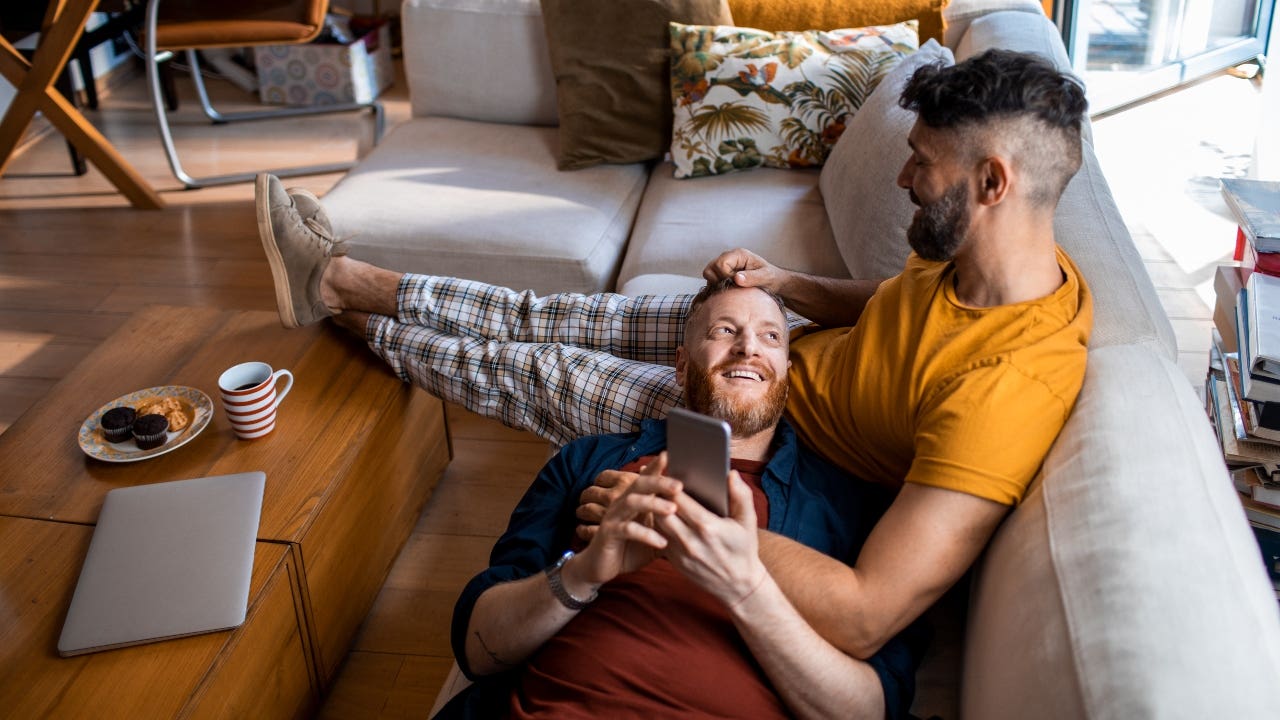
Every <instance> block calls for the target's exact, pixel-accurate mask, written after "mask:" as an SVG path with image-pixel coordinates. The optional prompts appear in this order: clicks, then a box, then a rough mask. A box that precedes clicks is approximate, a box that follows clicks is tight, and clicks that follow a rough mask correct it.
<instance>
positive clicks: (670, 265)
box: [618, 163, 848, 295]
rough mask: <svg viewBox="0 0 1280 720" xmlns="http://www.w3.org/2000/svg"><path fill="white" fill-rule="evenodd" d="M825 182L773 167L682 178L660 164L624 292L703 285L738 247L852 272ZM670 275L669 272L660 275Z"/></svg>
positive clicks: (813, 268)
mask: <svg viewBox="0 0 1280 720" xmlns="http://www.w3.org/2000/svg"><path fill="white" fill-rule="evenodd" d="M817 185H818V172H817V171H816V170H772V169H768V168H766V169H763V170H756V171H755V172H749V173H734V174H731V175H723V176H719V177H710V178H699V179H697V180H677V179H675V178H674V177H673V175H672V166H671V163H662V164H660V165H658V166H657V167H655V168H654V170H653V174H652V176H651V177H650V179H649V186H648V188H647V189H646V190H645V193H644V201H643V202H642V203H641V204H640V212H639V213H638V214H637V216H636V225H635V229H634V230H633V231H632V233H631V242H630V244H629V245H628V247H627V257H626V260H625V261H624V262H623V265H622V271H621V272H620V273H619V274H618V288H619V292H622V293H623V294H626V295H635V294H642V293H652V292H659V291H676V292H679V291H686V290H688V289H690V288H693V289H696V288H698V287H701V285H702V280H701V278H702V268H703V267H705V266H706V264H707V263H708V262H710V261H711V259H712V258H714V257H715V256H716V255H719V254H720V253H722V252H724V251H725V250H730V249H732V248H735V247H745V248H748V249H750V250H754V251H755V252H757V253H760V254H761V255H763V256H764V257H765V258H767V259H768V260H770V261H771V262H774V263H777V264H779V265H781V266H783V267H789V268H793V269H796V270H802V271H804V272H811V273H819V274H822V275H830V276H833V277H847V276H848V274H847V273H846V272H845V269H844V262H843V261H842V260H841V259H840V254H839V253H838V252H836V248H835V244H834V243H833V242H832V241H831V228H830V226H829V225H828V224H827V214H826V212H825V211H824V210H823V208H822V198H821V196H820V195H819V193H818V187H817ZM663 275H665V276H668V277H667V278H661V277H657V276H663ZM646 276H649V277H647V278H646ZM678 278H684V279H683V280H680V279H678Z"/></svg>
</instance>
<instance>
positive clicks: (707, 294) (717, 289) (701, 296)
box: [684, 277, 787, 337]
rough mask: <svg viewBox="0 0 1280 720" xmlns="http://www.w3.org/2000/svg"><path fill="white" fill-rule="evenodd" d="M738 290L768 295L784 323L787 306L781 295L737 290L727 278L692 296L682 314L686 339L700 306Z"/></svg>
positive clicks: (762, 290)
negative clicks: (720, 295) (728, 292)
mask: <svg viewBox="0 0 1280 720" xmlns="http://www.w3.org/2000/svg"><path fill="white" fill-rule="evenodd" d="M739 289H741V290H759V291H760V292H762V293H764V294H765V295H768V296H769V297H770V298H771V299H772V300H773V301H774V302H775V303H777V305H778V311H779V312H781V313H782V320H783V322H784V323H785V322H786V320H787V304H786V303H785V302H783V300H782V296H781V295H778V294H777V293H775V292H773V291H772V290H766V289H765V288H762V287H753V288H739V287H738V285H737V284H735V283H734V282H733V278H731V277H727V278H723V279H721V280H718V281H716V282H713V283H707V284H706V286H704V287H703V288H702V289H701V290H699V291H698V294H697V295H694V296H693V301H692V302H690V303H689V309H688V311H686V312H685V314H684V335H685V336H686V337H687V336H688V335H689V325H690V324H691V323H692V322H693V318H694V316H696V315H697V314H698V310H701V309H702V306H703V305H705V304H706V302H707V301H708V300H710V299H711V298H713V297H715V296H717V295H719V294H721V293H723V292H726V291H729V290H739Z"/></svg>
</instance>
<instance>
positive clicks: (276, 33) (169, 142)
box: [144, 0, 383, 188]
mask: <svg viewBox="0 0 1280 720" xmlns="http://www.w3.org/2000/svg"><path fill="white" fill-rule="evenodd" d="M162 6H163V9H162ZM328 8H329V2H328V0H220V1H219V2H210V1H209V0H149V2H148V3H147V15H146V25H145V28H144V32H145V38H146V42H145V43H144V44H145V55H146V58H145V60H146V65H147V82H148V84H149V86H150V90H151V104H152V106H153V107H154V108H155V113H156V122H157V124H158V125H159V129H160V141H161V143H162V144H163V145H164V151H165V155H166V156H167V157H168V159H169V167H170V169H172V170H173V175H174V177H176V178H178V180H179V181H181V182H182V184H183V185H185V186H186V187H188V188H199V187H207V186H210V185H227V184H231V183H238V182H246V181H249V180H252V179H253V178H254V177H255V176H256V175H257V174H258V173H260V172H270V173H272V174H275V175H279V176H281V177H292V176H295V175H316V174H321V173H328V172H336V171H340V170H347V169H349V168H351V167H352V165H354V164H355V161H354V160H352V161H349V162H343V163H328V164H322V165H307V166H302V167H292V168H276V169H270V170H267V169H262V168H258V169H254V170H252V171H248V172H240V173H231V174H227V175H215V176H209V177H201V178H197V177H192V176H191V175H189V174H188V173H187V172H186V171H184V170H183V168H182V163H181V161H180V160H179V159H178V152H177V149H176V148H175V147H174V144H173V133H172V132H171V131H170V129H169V118H168V113H167V112H166V110H165V103H164V97H163V92H162V88H161V78H160V68H159V64H160V63H161V62H164V61H165V60H167V59H168V58H169V57H171V56H172V53H174V52H177V51H179V50H185V51H186V56H187V63H188V64H189V65H190V67H191V79H192V82H194V83H195V88H196V94H197V95H198V96H199V98H200V106H201V107H202V108H203V110H204V113H205V115H207V116H208V117H209V119H210V120H212V121H213V123H214V124H215V125H220V124H223V123H229V122H237V121H241V120H268V119H273V118H291V117H298V116H301V115H322V114H329V113H338V112H350V111H358V110H370V111H372V113H373V117H374V131H373V140H374V142H375V143H376V142H377V141H378V140H379V139H380V138H381V136H382V128H383V115H382V106H381V105H380V104H379V103H377V102H368V103H348V104H340V105H323V106H314V107H285V108H280V109H275V110H253V111H247V112H234V113H231V112H228V113H222V112H218V111H217V110H216V109H214V107H213V105H212V103H210V102H209V93H208V91H207V90H206V89H205V84H204V79H203V78H202V77H201V72H200V60H199V58H198V57H197V56H196V51H197V50H199V49H203V48H224V47H245V46H255V45H288V44H297V43H305V42H309V41H310V40H312V39H314V38H315V37H316V36H317V35H319V34H320V31H321V30H322V29H323V28H324V18H325V13H326V12H327V11H328Z"/></svg>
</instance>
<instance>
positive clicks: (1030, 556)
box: [324, 0, 1280, 719]
mask: <svg viewBox="0 0 1280 720" xmlns="http://www.w3.org/2000/svg"><path fill="white" fill-rule="evenodd" d="M946 15H947V19H948V29H947V33H946V43H945V44H946V46H947V48H949V50H944V49H943V48H939V47H932V48H930V50H929V51H930V52H933V53H940V54H943V55H945V54H946V53H947V52H950V51H953V52H954V54H955V56H956V58H958V59H963V58H965V57H968V56H970V55H972V54H974V53H977V52H980V51H982V50H983V49H986V48H989V47H1010V48H1014V49H1023V50H1032V51H1036V52H1040V53H1042V54H1044V55H1046V56H1047V57H1050V58H1052V59H1054V60H1055V61H1056V62H1057V63H1059V64H1060V65H1061V66H1063V67H1066V63H1067V60H1066V54H1065V52H1064V50H1063V46H1062V42H1061V40H1060V36H1059V34H1058V32H1057V30H1056V28H1054V27H1053V25H1052V24H1051V23H1049V22H1048V21H1047V20H1046V19H1045V18H1044V16H1043V14H1042V13H1041V12H1040V10H1039V5H1038V3H1035V2H1032V0H1007V1H1005V2H1000V0H994V1H993V0H956V2H953V3H952V5H951V7H949V8H948V10H947V13H946ZM403 20H404V45H405V68H406V72H407V74H408V78H409V83H410V89H411V95H412V99H413V110H414V117H413V118H412V119H411V120H409V121H408V122H406V123H405V124H403V125H401V126H400V127H398V128H396V129H395V130H394V131H393V132H392V133H391V134H390V135H389V136H388V137H387V139H386V140H385V141H384V142H383V143H382V144H381V145H380V146H379V147H378V148H377V149H376V150H375V151H374V152H373V153H372V154H371V155H370V156H369V157H368V158H367V159H365V160H364V161H363V162H362V163H361V164H360V165H359V166H358V167H357V168H356V169H355V170H353V171H352V172H351V173H350V175H348V176H347V177H346V178H345V179H344V180H343V181H342V182H341V183H339V184H338V186H337V187H335V188H334V189H333V191H332V192H331V193H330V194H329V195H328V196H326V197H325V199H324V202H325V205H326V207H327V208H328V210H329V212H330V214H331V215H332V216H333V217H334V218H335V221H336V222H337V223H338V228H337V230H338V232H339V233H340V234H342V235H352V236H354V239H353V241H352V245H353V248H354V249H353V254H354V255H356V256H357V257H363V258H366V259H370V260H373V261H375V262H378V263H381V264H385V265H388V266H390V267H395V268H399V269H407V270H414V271H420V272H430V273H437V274H455V275H461V276H465V277H473V278H478V279H483V280H488V281H491V282H497V283H502V284H505V285H509V286H514V287H517V288H525V287H533V288H535V289H537V290H539V291H558V290H574V291H584V292H591V291H598V290H609V289H617V290H619V291H620V292H623V293H628V294H639V293H647V292H671V291H683V290H689V289H691V288H694V287H696V286H697V285H698V284H699V282H700V281H699V279H698V275H699V272H700V269H701V267H702V265H703V264H704V263H705V262H706V261H707V260H708V259H709V258H711V257H713V256H714V255H715V254H716V253H718V252H719V251H721V250H723V249H725V248H729V247H733V246H739V245H740V246H746V247H750V248H753V249H755V250H757V251H758V252H760V253H761V254H763V255H764V256H766V257H768V258H770V259H771V260H773V261H775V262H777V263H779V264H781V265H785V266H788V267H793V268H796V269H800V270H806V271H810V272H818V273H824V274H827V275H832V276H855V277H879V276H884V275H886V274H891V273H892V272H895V271H896V269H897V268H900V267H901V262H902V259H903V257H905V253H906V248H905V245H904V243H903V241H902V238H903V237H904V232H903V229H904V228H905V225H906V224H907V222H908V221H909V219H910V216H911V207H910V206H909V205H908V204H907V201H906V199H905V197H904V193H903V192H902V191H900V190H898V189H897V188H895V187H894V185H893V178H894V176H895V175H896V173H897V171H898V169H899V167H900V166H901V163H902V162H903V160H904V159H905V157H906V154H907V150H906V145H905V136H906V131H907V128H909V127H910V122H911V118H910V116H907V115H905V114H904V113H903V112H902V111H901V110H900V109H897V108H896V106H895V104H894V102H893V100H894V98H893V93H892V91H891V90H889V89H886V90H885V91H884V92H877V93H875V94H873V95H872V96H871V98H869V99H868V101H867V104H866V105H865V106H864V107H863V109H862V110H861V111H859V113H858V115H857V116H855V118H854V121H853V122H852V123H850V125H849V128H848V129H847V130H846V132H845V134H844V136H843V137H842V138H841V140H840V142H839V143H838V144H837V146H836V149H835V151H834V152H833V154H832V158H831V160H830V162H829V163H828V165H827V166H826V167H825V168H824V169H823V170H821V171H818V170H812V171H786V170H771V169H757V170H753V171H749V172H744V173H738V174H732V175H726V176H720V177H711V178H700V179H694V180H676V179H673V178H672V173H671V170H672V168H671V166H670V164H668V163H659V164H657V165H656V167H652V168H649V167H646V166H644V165H628V166H599V167H594V168H589V169H586V170H578V171H573V172H559V171H557V170H556V169H555V148H556V129H555V127H554V125H555V123H556V111H555V101H554V98H555V83H554V79H553V77H552V75H551V70H550V67H549V63H548V60H547V48H546V41H545V39H544V35H543V30H542V27H541V19H540V14H539V5H538V2H537V0H407V2H406V3H405V5H404V8H403ZM797 29H803V28H797ZM889 84H890V83H889V81H886V82H885V84H884V85H882V87H884V86H887V85H889ZM1085 137H1086V144H1085V151H1086V152H1085V165H1084V167H1083V168H1082V170H1081V171H1080V173H1079V174H1078V176H1077V177H1076V178H1075V179H1074V180H1073V181H1072V183H1071V185H1070V187H1069V188H1068V190H1067V193H1066V195H1065V196H1064V198H1063V200H1062V203H1061V206H1060V208H1059V211H1058V217H1057V223H1056V226H1055V229H1056V232H1057V235H1058V240H1059V242H1060V243H1061V244H1062V245H1063V246H1064V247H1065V248H1066V249H1067V251H1068V252H1069V253H1070V254H1071V255H1072V257H1073V258H1074V259H1075V260H1076V262H1077V263H1078V264H1079V266H1080V268H1081V269H1082V271H1083V272H1084V274H1085V276H1086V278H1087V279H1088V281H1089V283H1090V286H1091V287H1092V289H1093V292H1094V296H1095V299H1096V308H1095V310H1096V313H1095V314H1096V321H1095V327H1094V332H1093V337H1092V340H1091V343H1090V345H1091V352H1090V356H1089V367H1088V371H1087V374H1086V378H1085V385H1084V388H1083V390H1082V392H1081V395H1080V399H1079V401H1078V403H1077V406H1076V408H1075V410H1074V412H1073V414H1072V417H1071V419H1070V421H1069V423H1068V424H1067V427H1066V428H1065V429H1064V430H1063V432H1062V434H1061V436H1060V437H1059V438H1058V441H1057V442H1056V443H1055V445H1054V447H1053V449H1052V451H1051V452H1050V453H1049V456H1048V457H1047V458H1046V460H1045V464H1044V467H1043V470H1042V472H1041V473H1040V475H1039V477H1037V479H1036V480H1035V482H1034V483H1033V485H1032V487H1031V490H1030V492H1029V494H1028V496H1027V498H1026V499H1025V501H1024V502H1023V503H1022V504H1021V505H1019V506H1018V508H1017V509H1016V510H1015V511H1014V512H1013V513H1012V514H1011V515H1010V517H1009V518H1008V520H1007V521H1006V522H1005V523H1004V525H1003V526H1002V527H1001V529H1000V530H999V531H998V533H997V534H996V536H995V538H994V539H993V540H992V542H991V545H990V547H989V549H988V551H987V552H986V554H985V555H984V557H983V558H982V559H981V561H980V562H979V564H978V566H977V568H976V569H975V572H974V577H973V582H972V584H971V587H970V588H969V593H968V597H967V598H962V600H963V599H967V600H968V602H967V603H964V602H961V603H959V605H960V609H959V610H957V609H955V608H953V607H950V606H948V607H943V608H940V609H938V610H937V611H936V612H935V613H934V615H935V619H937V620H939V621H940V622H941V626H942V632H941V633H940V642H939V643H938V645H937V647H935V649H934V651H933V654H932V655H931V656H930V658H929V659H927V660H926V664H925V667H924V668H923V669H922V671H921V676H920V677H921V687H920V692H919V694H918V698H917V701H916V704H915V706H914V711H915V712H916V713H917V714H920V715H929V714H933V713H937V714H940V715H942V716H943V717H946V718H952V717H956V716H957V715H961V714H962V715H964V716H966V717H971V718H1006V717H1007V718H1028V717H1037V718H1103V717H1114V718H1126V719H1127V718H1210V717H1214V718H1216V717H1233V718H1244V717H1249V718H1254V717H1276V716H1278V715H1280V621H1278V618H1280V612H1278V611H1277V605H1276V602H1275V599H1274V598H1273V597H1272V593H1271V588H1270V585H1269V583H1268V582H1267V579H1266V576H1265V574H1264V572H1263V568H1262V564H1261V561H1260V558H1259V553H1258V549H1257V546H1256V544H1255V543H1254V540H1253V538H1252V536H1251V534H1250V532H1249V529H1248V526H1247V524H1246V522H1245V519H1244V516H1243V513H1242V511H1241V509H1240V507H1239V503H1238V502H1237V500H1236V498H1235V495H1234V492H1233V490H1232V488H1231V484H1230V481H1229V479H1228V477H1227V475H1226V472H1225V470H1224V468H1223V465H1222V460H1221V456H1220V455H1219V452H1218V450H1217V447H1216V444H1215V440H1214V438H1213V435H1212V433H1211V430H1210V428H1209V426H1208V424H1207V422H1206V419H1205V415H1204V411H1203V408H1202V407H1201V405H1200V403H1199V401H1198V399H1197V397H1196V395H1195V393H1194V392H1193V391H1192V388H1191V387H1190V386H1189V385H1188V383H1187V381H1186V379H1185V377H1184V376H1183V374H1182V373H1181V372H1180V371H1179V370H1178V369H1177V367H1176V366H1175V365H1174V364H1173V363H1172V362H1171V361H1172V360H1174V359H1175V357H1176V348H1175V344H1174V339H1173V334H1172V331H1171V328H1170V324H1169V322H1168V319H1167V318H1166V316H1165V315H1164V313H1163V311H1162V310H1161V309H1160V305H1159V302H1158V300H1157V298H1156V294H1155V291H1154V289H1153V287H1152V285H1151V282H1150V280H1149V279H1148V277H1147V275H1146V274H1145V271H1144V269H1143V266H1142V263H1141V261H1140V259H1139V257H1138V255H1137V252H1136V250H1135V249H1134V246H1133V243H1132V241H1131V239H1130V237H1129V235H1128V232H1127V231H1126V229H1125V226H1124V223H1123V222H1122V220H1121V218H1120V216H1119V213H1118V211H1117V209H1116V207H1115V203H1114V202H1113V200H1112V198H1111V194H1110V191H1109V189H1108V187H1107V183H1106V180H1105V178H1103V176H1102V173H1101V171H1100V169H1099V166H1098V163H1097V159H1096V158H1095V157H1094V154H1093V149H1092V145H1091V144H1090V143H1089V142H1088V140H1089V137H1090V136H1089V132H1088V129H1087V128H1086V131H1085ZM966 605H967V607H965V606H966ZM949 622H950V623H951V624H952V625H954V629H953V630H948V623H949Z"/></svg>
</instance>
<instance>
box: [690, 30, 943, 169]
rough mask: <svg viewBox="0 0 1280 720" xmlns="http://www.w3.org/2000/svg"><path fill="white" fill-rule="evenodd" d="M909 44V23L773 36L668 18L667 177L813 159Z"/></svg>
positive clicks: (912, 44)
mask: <svg viewBox="0 0 1280 720" xmlns="http://www.w3.org/2000/svg"><path fill="white" fill-rule="evenodd" d="M918 46H919V40H918V38H917V36H916V22H915V21H914V20H911V21H908V22H904V23H899V24H897V25H878V26H872V27H863V28H847V29H841V30H832V31H830V32H826V31H819V30H808V31H803V32H788V31H783V32H777V33H770V32H765V31H763V30H755V29H752V28H739V27H727V26H718V27H717V26H705V25H681V24H678V23H672V24H671V93H672V97H673V98H674V99H675V103H674V104H675V108H674V126H673V128H672V132H671V157H672V159H673V160H674V161H675V165H676V175H677V176H678V177H700V176H704V175H722V174H724V173H729V172H734V171H738V170H749V169H751V168H755V167H760V166H762V165H763V166H767V167H775V168H807V167H815V166H818V165H821V164H822V163H824V162H825V161H826V159H827V154H828V153H830V152H831V147H832V146H833V145H834V144H835V142H836V141H837V140H838V139H839V138H840V135H841V133H843V132H844V128H845V125H846V123H848V122H849V121H850V118H853V117H856V116H857V113H858V108H859V107H861V106H862V102H863V100H864V99H865V98H866V97H867V95H869V94H870V93H871V91H872V90H873V89H874V88H875V87H876V85H878V84H879V83H880V80H881V79H882V78H883V77H884V76H885V75H886V74H887V73H888V72H889V71H890V70H892V69H893V68H894V67H895V66H896V65H898V64H899V63H900V62H901V61H902V58H903V56H904V55H905V54H907V53H910V52H912V51H914V50H915V49H916V48H917V47H918Z"/></svg>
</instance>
